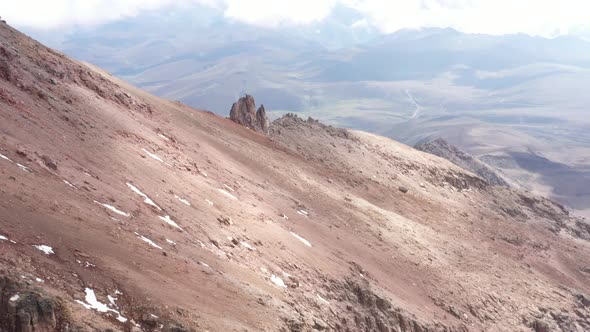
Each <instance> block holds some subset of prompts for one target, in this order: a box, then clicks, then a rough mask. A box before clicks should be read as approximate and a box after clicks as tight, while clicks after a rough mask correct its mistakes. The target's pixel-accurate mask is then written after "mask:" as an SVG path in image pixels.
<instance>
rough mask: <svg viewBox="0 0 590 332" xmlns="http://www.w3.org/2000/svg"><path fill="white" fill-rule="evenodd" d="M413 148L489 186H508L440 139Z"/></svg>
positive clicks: (479, 162)
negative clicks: (457, 167)
mask: <svg viewBox="0 0 590 332" xmlns="http://www.w3.org/2000/svg"><path fill="white" fill-rule="evenodd" d="M414 148H416V149H418V150H420V151H424V152H428V153H431V154H433V155H435V156H439V157H441V158H445V159H447V160H449V161H450V162H452V163H453V164H455V165H457V166H459V167H461V168H463V169H465V170H468V171H470V172H472V173H474V174H477V175H479V176H480V177H482V178H483V179H484V180H486V181H487V182H488V183H489V184H492V185H498V186H508V183H507V182H506V180H504V179H503V178H502V177H501V176H500V175H498V174H497V173H496V172H495V171H494V170H493V169H492V168H491V167H490V166H488V165H486V164H484V163H483V162H481V161H479V160H477V159H475V158H474V157H473V156H471V155H470V154H468V153H466V152H465V151H462V150H460V149H459V148H457V147H456V146H454V145H451V144H449V143H448V142H447V141H445V140H444V139H442V138H437V139H435V140H433V141H427V142H422V143H419V144H416V146H414Z"/></svg>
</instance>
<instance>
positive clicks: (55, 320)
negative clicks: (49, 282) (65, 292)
mask: <svg viewBox="0 0 590 332" xmlns="http://www.w3.org/2000/svg"><path fill="white" fill-rule="evenodd" d="M60 308H61V306H60V305H59V303H58V302H57V301H56V300H55V299H53V298H50V297H45V296H43V295H41V294H39V293H38V292H34V291H30V290H28V289H27V288H26V287H24V286H23V285H21V284H19V283H18V282H16V281H14V280H11V279H10V278H7V277H0V331H16V332H32V331H38V332H45V331H46V332H53V331H61V330H63V326H64V322H63V314H62V312H61V309H60Z"/></svg>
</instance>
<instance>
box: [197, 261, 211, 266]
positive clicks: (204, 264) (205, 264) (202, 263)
mask: <svg viewBox="0 0 590 332" xmlns="http://www.w3.org/2000/svg"><path fill="white" fill-rule="evenodd" d="M199 264H201V265H203V266H206V267H210V266H209V264H207V263H204V262H199Z"/></svg>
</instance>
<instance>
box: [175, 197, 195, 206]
mask: <svg viewBox="0 0 590 332" xmlns="http://www.w3.org/2000/svg"><path fill="white" fill-rule="evenodd" d="M174 197H176V199H177V200H179V201H180V202H181V203H182V204H184V205H188V206H191V203H190V202H189V201H187V200H186V199H184V198H182V197H178V196H177V195H174Z"/></svg>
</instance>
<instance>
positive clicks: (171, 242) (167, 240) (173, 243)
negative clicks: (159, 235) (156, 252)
mask: <svg viewBox="0 0 590 332" xmlns="http://www.w3.org/2000/svg"><path fill="white" fill-rule="evenodd" d="M166 242H168V243H170V244H171V245H173V246H175V245H176V242H174V241H172V240H169V239H166Z"/></svg>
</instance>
